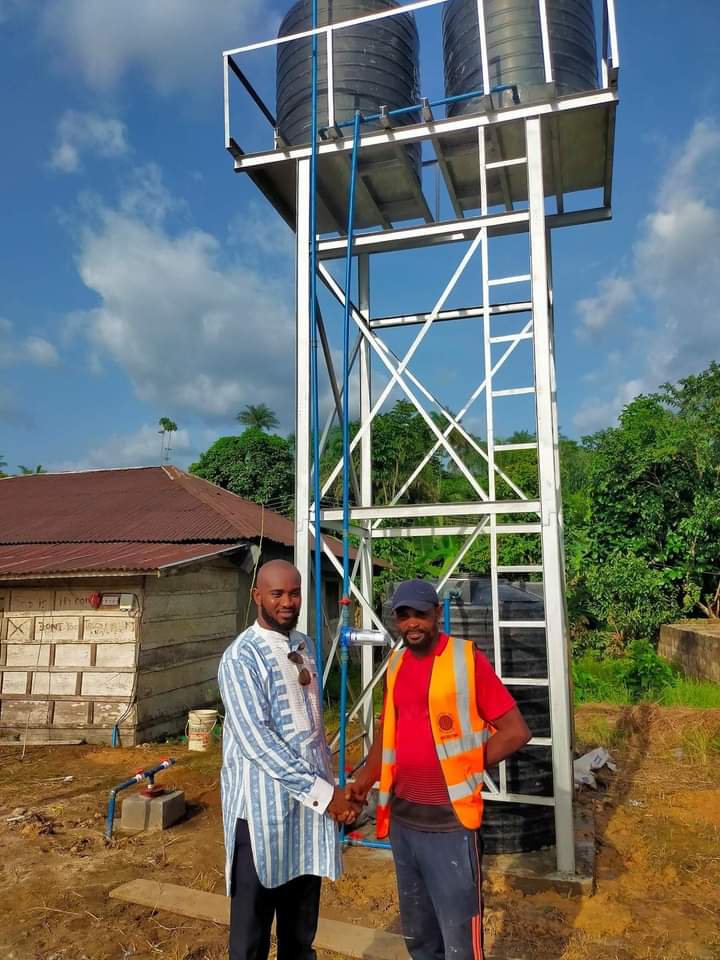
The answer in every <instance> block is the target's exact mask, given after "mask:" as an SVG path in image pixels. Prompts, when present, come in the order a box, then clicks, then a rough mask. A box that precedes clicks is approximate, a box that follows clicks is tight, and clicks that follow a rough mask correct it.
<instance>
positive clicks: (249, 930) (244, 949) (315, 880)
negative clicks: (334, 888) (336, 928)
mask: <svg viewBox="0 0 720 960" xmlns="http://www.w3.org/2000/svg"><path fill="white" fill-rule="evenodd" d="M320 883H321V881H320V877H310V876H307V877H298V878H297V879H295V880H291V881H290V882H289V883H284V884H282V886H280V887H273V888H272V889H268V888H267V887H263V886H262V884H261V883H260V881H259V880H258V875H257V870H256V869H255V861H254V860H253V853H252V847H251V846H250V834H249V832H248V825H247V821H246V820H238V822H237V826H236V828H235V854H234V857H233V869H232V890H231V900H230V960H267V957H268V954H269V952H270V930H271V927H272V923H273V919H275V920H276V930H275V932H276V935H277V960H315V951H314V950H313V948H312V945H313V940H314V939H315V933H316V931H317V925H318V915H319V912H320Z"/></svg>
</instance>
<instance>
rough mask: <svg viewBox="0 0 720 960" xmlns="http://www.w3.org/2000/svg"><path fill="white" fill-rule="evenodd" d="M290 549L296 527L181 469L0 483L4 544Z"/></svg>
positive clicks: (42, 476) (0, 532)
mask: <svg viewBox="0 0 720 960" xmlns="http://www.w3.org/2000/svg"><path fill="white" fill-rule="evenodd" d="M261 532H262V534H263V535H264V536H265V537H266V538H267V539H268V540H273V541H275V542H276V543H281V544H284V545H285V546H292V545H293V542H294V533H295V531H294V527H293V523H292V522H291V521H290V520H288V519H287V518H286V517H283V516H281V515H280V514H279V513H275V512H274V511H272V510H267V509H263V508H262V507H260V506H259V505H258V504H256V503H252V502H251V501H249V500H244V499H243V498H242V497H238V496H236V495H235V494H234V493H230V492H229V491H228V490H223V489H221V488H220V487H216V486H215V485H214V484H212V483H209V482H208V481H206V480H201V479H200V478H199V477H194V476H191V475H190V474H189V473H185V472H184V471H183V470H178V469H177V468H176V467H141V468H137V469H127V470H93V471H87V472H81V473H56V474H52V473H48V474H33V475H32V476H22V477H7V478H5V479H2V480H0V544H12V543H26V544H27V543H103V542H105V543H109V542H120V541H125V542H128V543H131V542H133V543H139V542H144V543H151V542H157V543H171V542H175V543H181V542H189V541H197V542H202V543H208V542H211V541H218V542H222V541H226V542H232V541H237V540H253V539H257V538H258V537H260V535H261Z"/></svg>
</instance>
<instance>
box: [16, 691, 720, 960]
mask: <svg viewBox="0 0 720 960" xmlns="http://www.w3.org/2000/svg"><path fill="white" fill-rule="evenodd" d="M577 732H578V740H579V742H580V744H582V745H585V746H588V747H589V746H595V745H598V744H602V745H604V746H608V747H609V748H610V749H611V751H612V753H613V755H614V757H615V758H616V759H617V761H618V764H619V767H618V771H617V773H616V774H610V773H608V774H607V775H604V776H603V780H602V783H601V789H600V790H599V791H598V792H597V793H590V792H587V793H585V794H583V796H582V797H581V801H580V802H582V803H586V804H590V805H592V806H594V808H595V817H596V841H597V851H598V855H597V893H596V894H595V896H593V897H585V898H582V899H574V898H568V897H566V896H562V895H560V894H558V893H553V892H547V893H542V894H536V895H523V894H522V893H520V892H517V891H514V890H512V889H510V888H509V887H508V886H507V885H505V884H503V883H497V884H493V885H488V888H487V890H486V938H487V946H488V948H489V950H490V952H492V953H493V954H495V955H496V956H498V957H507V958H521V960H528V958H533V960H536V958H537V960H544V958H548V960H550V958H555V960H557V958H565V960H684V958H691V957H692V958H706V960H720V895H719V891H720V769H719V768H718V765H719V763H720V754H719V753H718V752H717V750H718V744H720V711H693V710H681V709H661V708H656V707H635V708H621V707H613V708H611V707H583V708H581V709H580V710H579V711H578V716H577ZM168 752H170V753H171V754H172V755H175V756H178V757H179V758H180V759H181V762H180V763H179V764H178V766H177V767H175V768H174V769H173V770H171V771H169V772H168V774H166V775H165V777H164V780H163V782H164V784H165V785H166V786H171V785H176V786H178V787H180V788H182V789H183V790H185V793H186V796H187V800H188V803H189V816H188V819H187V820H186V821H185V822H183V823H181V824H179V825H178V826H176V827H174V828H173V829H172V830H169V831H167V832H165V833H164V834H143V835H140V836H135V837H118V839H117V840H115V841H113V842H112V843H111V844H109V845H108V844H106V843H105V841H104V839H103V826H104V815H105V804H106V797H107V791H108V790H109V788H110V787H111V786H112V785H113V784H115V783H117V782H118V781H120V780H122V779H124V778H125V777H127V776H128V775H129V774H132V773H133V772H134V771H135V770H136V769H138V768H139V767H141V766H149V765H151V764H152V763H153V762H154V761H157V760H158V759H160V758H162V757H163V756H167V755H168ZM19 755H20V751H19V748H16V747H0V850H1V851H2V857H1V858H0V904H1V905H2V907H1V911H0V960H127V958H133V960H145V958H148V960H150V958H152V960H221V958H224V957H225V956H226V952H225V943H226V936H227V933H226V929H225V928H223V927H220V926H216V925H214V924H209V923H203V922H200V921H196V920H187V919H184V918H182V917H178V916H174V915H172V914H168V913H156V914H152V913H151V912H150V911H149V910H147V909H145V908H142V907H135V906H132V905H127V904H122V903H119V902H117V901H113V900H110V899H108V893H109V891H110V890H111V889H112V888H113V887H115V886H117V885H118V884H120V883H123V882H125V881H128V880H133V879H137V878H141V877H145V878H150V879H159V880H163V881H166V882H172V883H179V884H182V885H185V886H188V887H192V888H195V889H198V890H206V891H207V890H209V891H215V892H223V886H224V884H223V876H222V871H223V848H222V833H221V822H220V805H219V784H218V780H219V777H218V767H219V759H220V758H219V753H218V752H217V751H216V752H214V753H211V754H188V753H187V752H186V751H185V748H184V747H172V748H169V747H168V746H155V745H153V746H145V747H139V748H135V749H128V750H121V749H120V750H112V749H107V748H98V747H85V746H83V747H54V748H52V749H50V748H46V747H34V748H28V751H27V754H26V756H25V759H24V760H22V761H20V759H19ZM69 777H71V778H72V779H71V780H66V779H65V778H69ZM323 912H324V913H325V915H327V916H331V917H333V918H335V919H344V920H346V921H348V922H358V923H362V924H365V925H370V926H375V927H381V928H384V929H390V930H397V929H398V919H397V908H396V900H395V887H394V878H393V872H392V869H391V864H390V861H389V860H387V859H378V857H377V856H376V855H373V854H372V853H370V852H368V851H364V850H358V849H353V850H350V851H348V852H347V854H346V875H345V877H344V878H343V879H342V880H341V881H340V882H339V883H337V884H334V885H333V884H330V883H326V884H325V886H324V905H323ZM322 960H335V958H331V957H330V956H329V955H327V954H325V955H323V957H322Z"/></svg>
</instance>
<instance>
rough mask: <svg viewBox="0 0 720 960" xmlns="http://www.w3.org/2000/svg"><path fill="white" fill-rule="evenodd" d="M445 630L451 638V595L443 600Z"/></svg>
mask: <svg viewBox="0 0 720 960" xmlns="http://www.w3.org/2000/svg"><path fill="white" fill-rule="evenodd" d="M443 630H444V631H445V633H446V634H447V635H448V636H450V595H449V594H448V595H447V596H446V597H445V599H444V600H443Z"/></svg>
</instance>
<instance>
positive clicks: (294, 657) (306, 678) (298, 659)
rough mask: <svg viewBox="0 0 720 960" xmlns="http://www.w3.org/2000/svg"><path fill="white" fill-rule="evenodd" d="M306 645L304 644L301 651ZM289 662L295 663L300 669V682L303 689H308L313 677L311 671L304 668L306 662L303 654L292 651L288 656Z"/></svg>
mask: <svg viewBox="0 0 720 960" xmlns="http://www.w3.org/2000/svg"><path fill="white" fill-rule="evenodd" d="M304 646H305V644H302V646H301V647H300V649H301V650H302V649H303V647H304ZM288 660H289V661H290V663H294V664H295V666H296V667H297V668H298V682H299V683H300V686H301V687H307V686H308V684H309V683H310V681H311V680H312V677H311V676H310V671H309V670H308V668H307V667H306V666H304V663H305V661H304V660H303V657H302V654H301V653H298V651H297V650H291V651H290V653H289V654H288Z"/></svg>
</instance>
